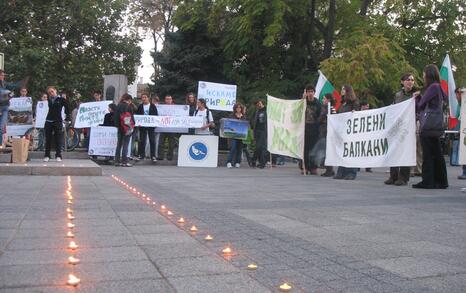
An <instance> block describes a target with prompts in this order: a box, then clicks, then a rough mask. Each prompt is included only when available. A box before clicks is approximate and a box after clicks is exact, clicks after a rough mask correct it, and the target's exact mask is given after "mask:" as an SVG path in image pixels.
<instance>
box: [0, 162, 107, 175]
mask: <svg viewBox="0 0 466 293" xmlns="http://www.w3.org/2000/svg"><path fill="white" fill-rule="evenodd" d="M0 175H38V176H102V167H100V166H99V165H98V164H96V163H94V162H93V161H91V160H89V159H87V160H81V159H64V160H63V161H62V162H57V161H55V160H51V161H49V162H43V161H42V160H41V159H40V160H39V159H32V160H30V161H28V162H26V163H25V164H11V163H0Z"/></svg>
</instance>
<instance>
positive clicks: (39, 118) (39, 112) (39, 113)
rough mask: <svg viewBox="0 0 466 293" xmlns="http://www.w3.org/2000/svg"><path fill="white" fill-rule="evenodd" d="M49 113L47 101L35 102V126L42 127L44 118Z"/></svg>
mask: <svg viewBox="0 0 466 293" xmlns="http://www.w3.org/2000/svg"><path fill="white" fill-rule="evenodd" d="M48 113H49V103H48V102H47V101H40V102H37V106H36V128H44V126H45V119H46V118H47V114H48Z"/></svg>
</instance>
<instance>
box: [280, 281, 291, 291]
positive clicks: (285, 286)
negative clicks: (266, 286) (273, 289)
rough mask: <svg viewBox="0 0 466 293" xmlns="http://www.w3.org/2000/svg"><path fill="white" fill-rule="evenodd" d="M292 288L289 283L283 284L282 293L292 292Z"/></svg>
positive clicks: (281, 286)
mask: <svg viewBox="0 0 466 293" xmlns="http://www.w3.org/2000/svg"><path fill="white" fill-rule="evenodd" d="M291 288H292V287H291V286H290V285H289V284H288V283H283V284H281V285H280V291H282V292H288V291H290V290H291Z"/></svg>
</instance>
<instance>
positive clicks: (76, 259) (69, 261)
mask: <svg viewBox="0 0 466 293" xmlns="http://www.w3.org/2000/svg"><path fill="white" fill-rule="evenodd" d="M79 261H80V260H79V258H75V257H74V256H70V257H68V263H69V264H72V265H76V264H78V263H79Z"/></svg>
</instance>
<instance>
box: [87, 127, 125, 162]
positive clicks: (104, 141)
mask: <svg viewBox="0 0 466 293" xmlns="http://www.w3.org/2000/svg"><path fill="white" fill-rule="evenodd" d="M117 142H118V128H116V127H111V126H97V127H92V129H91V135H90V138H89V150H88V154H89V155H90V156H108V157H113V156H115V151H116V147H117ZM129 145H130V146H131V140H130V142H129ZM130 155H131V147H129V148H128V156H130Z"/></svg>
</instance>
